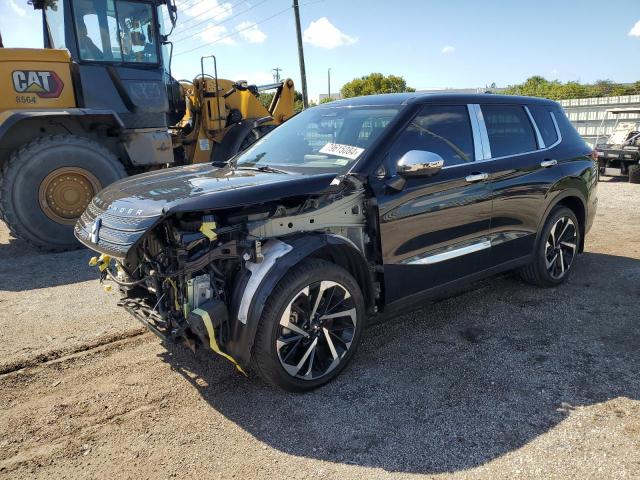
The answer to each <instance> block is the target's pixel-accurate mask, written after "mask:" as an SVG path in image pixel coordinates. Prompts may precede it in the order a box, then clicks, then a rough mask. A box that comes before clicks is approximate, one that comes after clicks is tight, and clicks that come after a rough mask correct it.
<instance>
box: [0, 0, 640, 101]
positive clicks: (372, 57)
mask: <svg viewBox="0 0 640 480" xmlns="http://www.w3.org/2000/svg"><path fill="white" fill-rule="evenodd" d="M300 4H301V19H302V29H303V31H304V39H305V43H304V46H305V58H306V67H307V77H308V85H309V96H310V98H314V97H316V96H317V95H318V93H325V92H326V91H327V69H328V68H331V78H332V80H331V83H332V91H336V90H338V89H339V87H340V86H341V85H342V84H343V83H344V82H347V81H349V80H351V79H353V78H354V77H358V76H361V75H366V74H368V73H370V72H374V71H379V72H382V73H385V74H396V75H401V76H403V77H404V78H405V79H406V80H407V82H408V84H409V85H410V86H412V87H415V88H418V89H420V88H435V87H451V88H456V87H458V88H459V87H483V86H485V85H489V84H491V83H492V82H495V83H496V84H497V85H498V86H506V85H508V84H513V83H519V82H522V81H524V80H525V79H526V78H527V77H529V76H531V75H534V74H539V75H543V76H545V77H547V78H549V79H554V78H557V79H559V80H562V81H567V80H579V81H581V82H591V81H594V80H597V79H611V80H614V81H617V82H632V81H636V80H640V67H638V62H637V59H638V58H640V2H639V1H638V0H611V1H608V2H603V1H597V0H582V1H578V0H564V1H563V0H555V1H548V0H537V1H535V2H534V1H516V0H513V1H506V0H505V1H497V0H496V1H486V2H478V1H471V0H464V1H463V0H458V1H456V0H449V1H430V0H422V1H418V0H415V1H412V0H404V1H396V2H389V1H382V0H300ZM290 5H291V0H250V1H239V0H228V1H226V0H181V1H180V0H179V1H178V6H179V9H180V13H179V15H180V18H179V22H178V28H177V29H176V31H175V33H174V35H173V36H172V38H173V39H175V42H176V46H175V50H174V51H175V54H176V56H175V57H174V62H173V72H174V76H175V77H177V78H191V77H193V76H194V75H195V74H197V73H198V71H199V68H200V67H199V65H200V60H199V59H200V56H201V55H208V54H211V53H214V54H215V55H216V56H217V58H218V73H219V75H220V76H221V77H224V78H230V79H234V80H237V79H247V80H249V81H250V82H255V83H259V84H261V83H266V82H268V81H271V79H272V72H271V69H272V68H274V67H280V68H282V69H283V72H282V75H283V76H289V77H291V78H293V79H294V81H295V82H296V84H297V85H298V87H299V69H298V56H297V50H296V42H295V27H294V19H293V11H292V10H291V9H290V8H288V7H290ZM181 6H182V8H181ZM283 10H284V12H282V13H280V14H278V12H281V11H283ZM276 14H278V15H276ZM273 15H276V16H275V17H274V18H272V19H270V20H267V21H264V22H262V20H265V19H267V18H268V17H271V16H273ZM188 25H191V30H189V29H188V28H187V26H188ZM0 32H2V37H3V40H4V43H5V46H7V47H17V46H22V47H38V46H40V45H41V42H42V34H41V27H40V23H39V21H38V18H37V16H36V14H35V13H34V12H33V10H32V8H31V6H29V5H27V3H26V0H0ZM196 47H202V48H197V49H196V50H193V51H191V52H189V53H184V54H182V55H180V52H185V51H187V50H191V49H193V48H196ZM298 89H299V88H298Z"/></svg>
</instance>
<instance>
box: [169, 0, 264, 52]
mask: <svg viewBox="0 0 640 480" xmlns="http://www.w3.org/2000/svg"><path fill="white" fill-rule="evenodd" d="M266 1H267V0H262V1H261V2H258V3H256V4H255V5H253V6H252V7H249V8H247V9H246V10H242V11H241V12H238V13H236V14H235V15H232V16H230V17H229V18H225V19H224V20H222V21H220V22H218V23H215V24H213V25H207V26H206V27H205V28H201V29H200V30H197V31H195V32H192V31H191V30H189V34H188V35H187V36H183V37H181V38H180V34H178V37H179V38H177V39H174V40H173V42H174V43H177V42H182V41H184V40H188V39H189V38H193V37H195V36H196V35H199V34H200V33H202V32H204V31H206V30H207V29H208V28H210V27H212V26H213V27H217V26H218V25H222V24H223V23H227V22H229V21H231V20H233V19H234V18H236V17H238V16H240V15H242V14H244V13H247V12H248V11H249V10H253V9H254V8H256V7H259V6H260V5H262V4H263V3H265V2H266ZM209 21H211V19H210V18H207V19H205V20H202V21H200V22H197V23H195V24H193V25H191V27H190V29H191V28H194V27H197V26H198V25H202V24H203V23H206V22H209ZM180 33H186V32H185V31H184V30H183V31H182V32H180Z"/></svg>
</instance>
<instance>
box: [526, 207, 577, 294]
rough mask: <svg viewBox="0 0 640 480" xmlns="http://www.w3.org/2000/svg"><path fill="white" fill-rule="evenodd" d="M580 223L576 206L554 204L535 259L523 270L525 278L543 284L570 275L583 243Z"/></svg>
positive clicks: (553, 285) (563, 278)
mask: <svg viewBox="0 0 640 480" xmlns="http://www.w3.org/2000/svg"><path fill="white" fill-rule="evenodd" d="M580 240H581V239H580V224H579V222H578V219H577V218H576V216H575V214H574V213H573V211H572V210H570V209H568V208H567V207H562V206H559V207H556V208H554V209H553V210H552V211H551V213H550V214H549V217H548V218H547V221H546V222H545V224H544V227H543V229H542V233H541V234H540V237H539V239H538V242H537V244H536V246H535V249H534V252H533V257H534V258H533V261H532V262H531V263H530V264H529V265H527V266H525V267H522V268H521V269H520V271H519V273H520V276H521V277H522V279H523V280H525V281H526V282H528V283H531V284H533V285H538V286H540V287H556V286H558V285H560V284H561V283H563V282H564V281H566V280H567V278H569V275H570V274H571V267H572V266H573V264H574V263H575V259H576V257H577V255H578V249H579V246H580Z"/></svg>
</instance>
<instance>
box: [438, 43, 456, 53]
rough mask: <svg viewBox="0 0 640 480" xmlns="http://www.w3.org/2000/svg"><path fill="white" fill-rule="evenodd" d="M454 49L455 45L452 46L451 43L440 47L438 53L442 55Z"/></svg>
mask: <svg viewBox="0 0 640 480" xmlns="http://www.w3.org/2000/svg"><path fill="white" fill-rule="evenodd" d="M455 51H456V47H453V46H451V45H445V46H444V47H442V50H440V53H442V54H444V55H449V54H450V53H453V52H455Z"/></svg>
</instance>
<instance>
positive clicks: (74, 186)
mask: <svg viewBox="0 0 640 480" xmlns="http://www.w3.org/2000/svg"><path fill="white" fill-rule="evenodd" d="M126 175H127V173H126V171H125V169H124V167H123V166H122V164H121V163H120V162H119V160H118V158H117V157H116V156H115V155H113V154H112V153H111V152H110V151H109V150H107V149H106V148H105V147H103V146H102V145H100V144H98V143H96V142H94V141H93V140H90V139H88V138H84V137H79V136H76V135H54V136H48V137H40V138H37V139H35V140H32V141H31V142H29V143H27V144H25V145H24V146H22V147H20V148H19V149H18V150H16V151H15V152H14V153H13V154H12V155H11V158H10V159H9V161H7V162H6V163H5V164H4V166H3V168H2V174H1V175H0V216H1V217H2V219H3V220H4V221H5V222H6V223H7V225H8V226H9V229H10V231H11V233H12V235H13V236H15V237H18V238H21V239H23V240H25V241H26V242H28V243H30V244H31V245H33V246H35V247H37V248H40V249H43V250H49V251H64V250H69V249H72V248H77V247H79V246H80V244H79V243H78V241H77V240H76V239H75V237H74V235H73V227H74V225H75V222H76V220H77V218H78V217H79V216H80V215H81V214H82V212H83V211H84V209H85V208H86V207H87V205H88V204H89V202H90V201H91V199H92V198H93V196H94V195H95V194H96V193H98V192H99V191H100V190H101V189H102V188H104V187H106V186H107V185H109V184H110V183H113V182H115V181H116V180H119V179H121V178H123V177H125V176H126Z"/></svg>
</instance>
